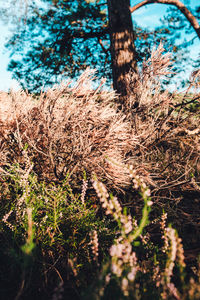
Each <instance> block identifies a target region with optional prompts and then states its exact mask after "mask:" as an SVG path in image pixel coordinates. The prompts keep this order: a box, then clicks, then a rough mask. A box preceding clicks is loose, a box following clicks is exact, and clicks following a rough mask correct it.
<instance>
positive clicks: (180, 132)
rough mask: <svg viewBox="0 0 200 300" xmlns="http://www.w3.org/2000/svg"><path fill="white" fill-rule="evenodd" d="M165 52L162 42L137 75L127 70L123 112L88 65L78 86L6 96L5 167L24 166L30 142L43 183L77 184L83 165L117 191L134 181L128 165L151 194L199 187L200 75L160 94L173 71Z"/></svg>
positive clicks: (3, 100) (3, 122)
mask: <svg viewBox="0 0 200 300" xmlns="http://www.w3.org/2000/svg"><path fill="white" fill-rule="evenodd" d="M163 51H164V49H163V47H162V45H160V46H159V48H158V49H157V50H155V51H154V52H153V53H152V56H151V58H150V59H149V60H148V61H146V62H144V63H143V69H142V71H141V72H140V73H139V74H130V77H131V80H132V82H133V84H134V86H131V85H130V89H131V91H132V96H131V97H130V99H129V100H128V101H127V103H125V104H124V107H123V110H120V109H119V108H118V106H117V101H116V98H117V95H115V94H114V92H108V91H103V90H102V89H101V86H102V84H103V82H104V80H102V82H101V83H100V86H99V87H98V88H97V89H96V90H92V80H93V77H94V71H92V70H90V69H87V70H86V71H85V73H84V74H83V75H82V76H81V77H80V78H79V80H78V82H77V83H76V85H75V86H74V87H73V88H72V87H70V82H68V83H67V84H61V85H60V86H58V87H54V88H52V89H50V90H48V91H47V92H45V93H42V94H41V95H40V96H39V97H37V98H36V97H33V96H32V95H27V94H26V93H25V92H23V91H21V92H18V93H11V94H10V95H7V94H5V93H1V98H0V104H1V106H0V113H1V114H0V118H1V139H0V147H1V148H0V149H1V157H0V164H1V167H5V166H6V165H7V164H12V163H20V164H21V165H22V166H23V164H25V163H26V162H25V159H24V152H23V149H24V147H26V145H28V149H27V151H28V156H29V159H30V161H32V162H33V163H34V171H35V172H36V174H37V175H38V176H39V178H40V179H41V180H48V181H52V180H53V181H56V180H62V179H63V178H64V177H65V176H66V174H67V172H68V173H70V176H71V178H73V179H74V184H75V186H76V184H78V183H79V178H80V175H81V178H82V172H83V170H85V171H86V173H87V175H88V176H89V177H90V176H91V174H92V173H93V172H95V173H96V174H97V176H99V177H100V178H101V179H102V180H103V181H104V180H105V181H106V182H107V184H108V185H109V186H112V187H114V188H118V189H120V188H123V187H125V186H127V185H129V183H130V180H129V177H128V174H127V172H126V169H125V168H124V167H123V164H124V163H129V162H131V164H132V165H133V166H134V168H135V170H136V171H137V172H138V173H139V175H140V176H142V177H143V179H144V180H145V181H146V182H147V183H148V185H150V186H151V187H152V188H154V192H158V191H163V190H166V191H168V190H169V189H170V190H173V189H175V190H176V189H177V187H182V188H183V189H187V190H188V189H195V190H197V189H199V181H200V175H199V174H200V173H199V172H200V159H199V157H200V156H199V154H200V137H199V136H200V135H199V132H200V129H199V125H198V124H199V118H200V113H199V106H198V105H199V104H198V103H199V97H200V94H199V91H198V89H199V72H197V71H196V72H193V75H192V77H191V83H190V86H189V87H188V89H187V90H186V92H185V93H182V94H179V93H176V92H174V93H173V94H171V93H170V92H168V91H167V90H165V91H162V90H161V85H160V78H161V77H163V76H166V75H167V74H169V73H170V72H172V71H171V62H170V55H169V54H165V55H163ZM192 89H193V90H192ZM191 91H193V93H192V94H191ZM192 105H193V107H194V105H196V108H197V109H195V110H194V109H192ZM113 161H115V162H117V163H113Z"/></svg>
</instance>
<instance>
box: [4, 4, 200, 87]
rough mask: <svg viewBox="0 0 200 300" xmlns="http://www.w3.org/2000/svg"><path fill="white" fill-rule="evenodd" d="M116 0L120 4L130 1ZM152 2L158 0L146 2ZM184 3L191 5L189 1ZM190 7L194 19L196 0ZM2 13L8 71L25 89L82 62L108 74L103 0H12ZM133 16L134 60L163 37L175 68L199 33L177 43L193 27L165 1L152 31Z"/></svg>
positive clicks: (75, 71)
mask: <svg viewBox="0 0 200 300" xmlns="http://www.w3.org/2000/svg"><path fill="white" fill-rule="evenodd" d="M162 1H163V0H162ZM162 1H161V2H162ZM108 2H109V1H108ZM111 2H112V1H111ZM120 2H121V4H120V5H122V6H123V5H124V3H125V2H127V3H128V2H129V1H126V0H124V1H120ZM140 2H145V1H140ZM146 2H148V1H146ZM154 2H159V1H149V3H154ZM182 2H183V3H184V4H185V5H187V7H189V4H190V1H189V0H185V1H182ZM149 3H146V4H149ZM134 4H136V1H131V5H134ZM11 7H12V8H13V12H11V11H10V8H11ZM19 8H21V9H19ZM189 8H190V7H189ZM16 11H17V12H18V13H16ZM190 11H191V12H192V13H193V15H194V16H196V18H197V20H198V19H200V13H199V12H200V6H199V5H197V6H196V7H195V9H193V10H192V9H191V8H190ZM1 14H2V16H4V18H5V20H6V21H8V20H11V19H12V23H13V29H14V33H13V35H12V37H11V38H10V39H9V40H8V42H7V44H6V47H7V49H8V51H10V53H11V57H12V60H11V62H10V64H9V66H8V70H9V71H12V73H13V77H14V78H15V79H17V80H18V81H20V83H21V85H22V87H23V88H27V89H28V90H29V91H33V90H34V91H39V90H40V88H41V87H42V86H44V87H47V86H49V85H52V84H54V83H57V82H59V81H60V80H61V78H63V77H65V76H71V77H76V76H77V75H78V74H79V73H80V72H81V71H82V70H84V69H85V68H86V66H90V67H91V68H96V69H97V71H98V76H99V77H102V76H104V77H106V78H108V79H111V72H112V70H111V54H110V53H111V51H110V50H111V47H110V36H109V28H108V7H107V1H105V0H76V1H74V0H72V1H71V0H67V1H66V0H40V1H31V2H30V3H29V2H28V1H20V0H18V1H17V0H10V1H8V3H7V7H5V6H4V7H1ZM132 17H133V29H134V33H135V41H134V43H135V47H136V60H137V63H138V64H140V62H141V61H142V59H144V58H147V57H148V56H149V53H150V50H151V49H152V47H153V46H155V45H158V44H159V43H160V41H163V42H164V47H165V49H167V51H173V58H174V59H175V60H176V62H177V63H176V71H177V72H179V71H180V69H181V68H180V67H181V66H182V64H183V61H184V60H186V59H187V60H188V59H189V58H188V56H187V46H188V45H189V44H191V43H193V42H194V39H195V38H198V36H197V35H195V38H193V39H192V40H189V39H187V41H186V40H184V39H182V43H180V38H181V37H182V36H181V34H183V32H184V33H185V34H188V33H191V31H192V30H193V31H194V28H192V26H191V24H190V23H189V22H188V20H187V19H186V18H185V16H184V15H183V14H182V13H181V11H180V10H179V9H178V8H177V7H176V6H171V5H169V9H168V13H167V15H166V16H162V26H159V27H157V28H155V30H154V31H150V30H148V29H146V28H145V29H144V28H140V27H139V26H138V25H137V24H136V22H134V13H133V14H132ZM144 25H145V24H144ZM191 63H192V62H191ZM195 63H196V65H195V66H198V65H199V62H197V61H196V62H195ZM110 82H111V81H110Z"/></svg>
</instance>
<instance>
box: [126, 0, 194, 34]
mask: <svg viewBox="0 0 200 300" xmlns="http://www.w3.org/2000/svg"><path fill="white" fill-rule="evenodd" d="M153 3H154V4H155V3H160V4H168V5H174V6H176V7H177V8H178V9H179V10H180V11H181V12H182V13H183V14H184V16H185V17H186V18H187V20H188V21H189V22H190V24H191V26H192V27H193V28H194V30H195V31H196V34H197V36H198V37H199V39H200V25H199V23H198V21H197V19H196V18H195V16H194V15H193V14H192V13H191V11H190V10H189V9H188V8H187V7H186V6H185V5H184V4H183V3H182V2H181V1H179V0H144V1H142V2H140V3H138V4H136V5H134V6H133V7H131V8H130V11H131V13H133V12H134V11H135V10H137V9H138V8H140V7H142V6H145V5H148V4H153Z"/></svg>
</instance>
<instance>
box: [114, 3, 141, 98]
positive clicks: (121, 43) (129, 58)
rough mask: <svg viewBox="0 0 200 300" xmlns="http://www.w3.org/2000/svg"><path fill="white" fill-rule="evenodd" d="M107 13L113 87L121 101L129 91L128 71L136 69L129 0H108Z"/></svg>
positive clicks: (127, 95)
mask: <svg viewBox="0 0 200 300" xmlns="http://www.w3.org/2000/svg"><path fill="white" fill-rule="evenodd" d="M108 14H109V30H110V41H111V59H112V75H113V88H114V89H115V90H116V91H117V93H119V94H120V98H121V100H122V101H123V99H125V98H127V97H129V95H130V92H131V91H130V85H129V82H130V78H129V72H130V71H133V72H136V71H137V61H136V51H135V45H134V41H135V34H134V31H133V23H132V19H131V12H130V0H108Z"/></svg>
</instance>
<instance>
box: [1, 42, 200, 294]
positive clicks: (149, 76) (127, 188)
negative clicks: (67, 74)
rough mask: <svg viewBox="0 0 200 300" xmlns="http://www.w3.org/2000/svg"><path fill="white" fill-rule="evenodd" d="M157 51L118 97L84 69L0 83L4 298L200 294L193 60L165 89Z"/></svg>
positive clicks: (163, 60)
mask: <svg viewBox="0 0 200 300" xmlns="http://www.w3.org/2000/svg"><path fill="white" fill-rule="evenodd" d="M163 51H164V49H163V48H162V45H161V46H160V47H159V48H158V49H157V50H155V51H153V53H152V56H151V58H150V59H149V60H148V61H146V62H144V63H143V68H142V69H141V70H140V72H139V73H138V74H130V76H131V77H132V86H130V89H131V90H132V95H131V97H130V99H126V103H124V104H123V106H122V103H119V102H118V96H117V95H116V94H115V93H114V92H113V91H106V90H104V89H103V88H102V85H103V83H104V82H105V80H104V79H103V80H102V82H101V83H100V86H99V87H97V88H96V89H94V88H93V86H92V84H93V79H94V71H92V70H89V69H87V70H86V72H85V73H83V75H82V76H81V77H80V79H79V81H78V82H77V83H76V84H75V85H74V86H72V83H70V82H68V83H67V84H64V83H62V84H61V85H60V86H57V87H54V88H52V89H49V90H48V91H46V92H42V93H41V94H40V95H28V94H27V93H26V92H23V91H21V92H18V93H13V92H12V93H11V94H9V95H8V94H4V93H1V94H0V104H1V105H0V133H1V135H0V149H1V152H0V174H1V178H0V197H1V201H0V216H1V223H0V229H1V233H0V239H1V242H2V243H1V245H2V247H1V249H0V252H1V253H0V254H1V255H0V259H1V262H0V263H1V271H0V280H1V282H2V285H1V287H2V295H3V299H9V300H10V299H30V298H31V297H33V298H34V299H36V298H37V299H69V298H70V299H85V298H86V299H87V298H90V299H111V297H112V298H115V299H184V300H186V299H199V298H200V276H199V270H200V269H199V266H198V264H199V262H198V260H197V259H196V257H195V258H192V260H191V258H189V255H188V254H187V253H189V252H188V251H190V250H192V251H193V248H197V249H194V250H195V252H194V253H195V254H196V253H197V252H199V251H198V241H199V238H198V236H199V235H198V233H199V213H200V211H199V206H198V201H199V190H200V181H199V178H200V177H199V176H200V173H199V151H200V140H199V126H198V124H199V117H200V114H199V97H200V95H199V90H198V89H199V71H198V70H197V71H195V72H193V74H192V76H191V82H190V85H189V87H188V89H187V90H186V91H185V93H181V94H180V93H176V92H174V93H170V92H169V91H167V90H165V91H163V90H162V87H161V85H160V83H159V82H160V81H159V79H160V76H166V75H167V74H168V73H169V72H171V71H172V70H171V65H170V56H169V55H168V54H164V55H163ZM175 228H176V229H175ZM197 254H198V253H197ZM10 282H12V286H13V288H12V289H10Z"/></svg>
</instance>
